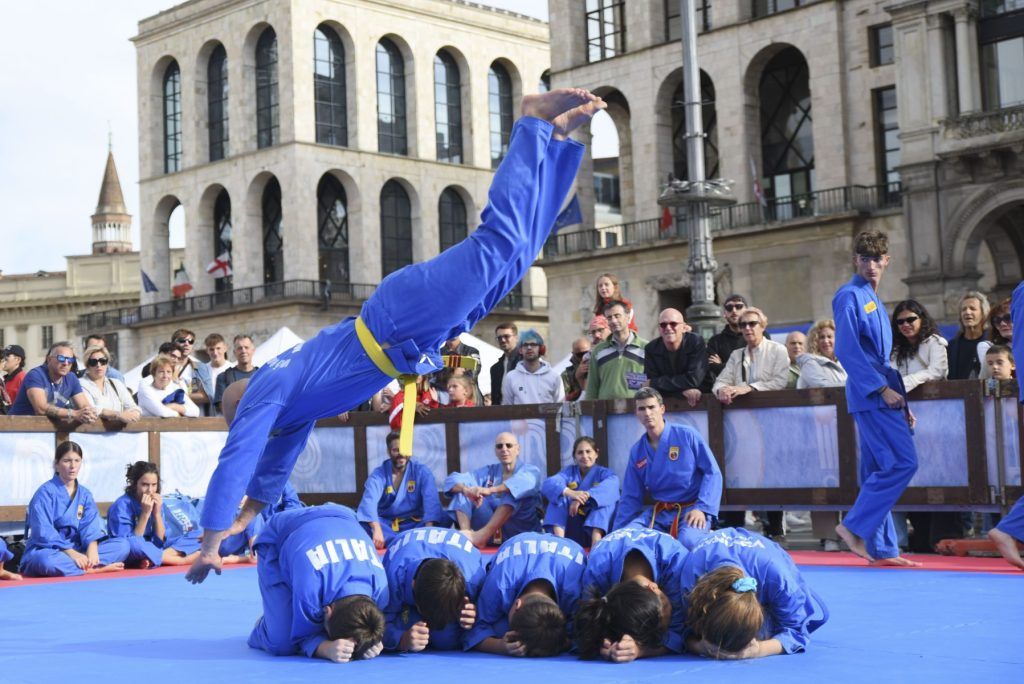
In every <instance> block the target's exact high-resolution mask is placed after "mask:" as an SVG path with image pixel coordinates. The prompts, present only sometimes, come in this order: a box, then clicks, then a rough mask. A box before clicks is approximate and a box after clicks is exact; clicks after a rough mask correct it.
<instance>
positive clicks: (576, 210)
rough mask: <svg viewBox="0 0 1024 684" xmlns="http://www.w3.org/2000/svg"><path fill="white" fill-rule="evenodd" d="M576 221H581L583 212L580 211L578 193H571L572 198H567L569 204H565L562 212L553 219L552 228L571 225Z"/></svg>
mask: <svg viewBox="0 0 1024 684" xmlns="http://www.w3.org/2000/svg"><path fill="white" fill-rule="evenodd" d="M578 223H583V212H582V211H580V198H579V195H573V196H572V199H571V200H569V204H567V205H566V206H565V209H563V210H562V213H561V214H559V215H558V218H556V219H555V226H554V228H553V229H552V230H559V229H560V228H565V227H566V226H573V225H576V224H578Z"/></svg>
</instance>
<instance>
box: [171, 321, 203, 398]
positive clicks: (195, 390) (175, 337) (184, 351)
mask: <svg viewBox="0 0 1024 684" xmlns="http://www.w3.org/2000/svg"><path fill="white" fill-rule="evenodd" d="M171 342H173V343H174V344H175V346H177V347H178V349H180V350H181V358H182V364H181V366H180V369H179V371H178V379H179V380H181V381H182V383H184V384H185V386H186V387H188V396H189V399H191V400H192V403H194V404H195V405H196V406H198V407H199V408H200V410H203V411H205V410H206V406H207V405H208V404H209V403H210V397H209V396H207V394H206V390H205V389H204V387H203V381H202V378H201V377H200V374H199V372H198V369H199V366H200V364H201V363H202V362H201V361H200V360H199V359H197V358H195V357H193V356H192V350H193V349H194V348H195V346H196V334H195V333H194V332H192V331H191V330H188V329H186V328H179V329H178V330H175V331H174V334H172V335H171Z"/></svg>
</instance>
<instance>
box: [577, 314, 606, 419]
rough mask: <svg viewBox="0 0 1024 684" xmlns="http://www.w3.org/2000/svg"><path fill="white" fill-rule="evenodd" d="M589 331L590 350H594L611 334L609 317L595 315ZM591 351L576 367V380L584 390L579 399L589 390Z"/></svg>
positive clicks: (585, 354) (588, 327)
mask: <svg viewBox="0 0 1024 684" xmlns="http://www.w3.org/2000/svg"><path fill="white" fill-rule="evenodd" d="M587 332H588V333H589V334H590V351H593V349H594V347H596V346H597V345H599V344H601V343H602V342H604V341H605V340H607V339H608V336H609V335H611V331H610V330H609V329H608V319H607V318H605V317H604V316H594V317H593V318H591V319H590V325H589V326H587ZM590 351H588V352H586V353H584V354H583V359H582V360H581V361H580V365H579V366H577V368H576V382H577V383H579V386H580V388H581V389H582V391H583V394H581V395H580V396H579V397H577V398H578V399H582V398H583V397H584V396H585V394H586V391H587V376H588V375H589V374H590Z"/></svg>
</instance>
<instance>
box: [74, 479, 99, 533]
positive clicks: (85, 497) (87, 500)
mask: <svg viewBox="0 0 1024 684" xmlns="http://www.w3.org/2000/svg"><path fill="white" fill-rule="evenodd" d="M79 488H80V489H81V491H80V492H79V497H80V498H81V504H80V505H81V506H82V520H81V521H80V522H79V523H78V534H79V536H80V537H81V538H82V543H83V544H91V543H92V542H94V541H99V540H100V539H102V538H103V519H102V518H101V517H100V510H99V509H98V508H96V501H95V500H94V499H93V498H92V492H90V491H89V490H88V489H85V488H84V487H82V486H81V485H79Z"/></svg>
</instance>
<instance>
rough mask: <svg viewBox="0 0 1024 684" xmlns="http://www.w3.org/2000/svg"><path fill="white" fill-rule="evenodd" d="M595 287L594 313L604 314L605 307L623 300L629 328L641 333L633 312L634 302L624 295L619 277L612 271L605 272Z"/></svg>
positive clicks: (596, 314)
mask: <svg viewBox="0 0 1024 684" xmlns="http://www.w3.org/2000/svg"><path fill="white" fill-rule="evenodd" d="M595 289H596V290H597V297H596V299H595V300H594V315H595V316H600V315H602V314H604V313H605V308H606V307H607V306H608V305H609V304H611V303H612V302H622V304H623V305H624V306H625V309H626V316H627V320H628V321H629V326H628V327H629V329H630V330H632V331H633V332H635V333H637V334H639V332H640V330H639V329H638V328H637V327H636V320H635V315H634V313H633V303H632V302H631V301H629V300H628V299H626V298H625V297H623V296H622V290H621V289H620V288H619V279H618V278H616V277H615V276H613V275H612V274H611V273H603V274H601V275H600V276H598V278H597V284H596V287H595Z"/></svg>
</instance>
